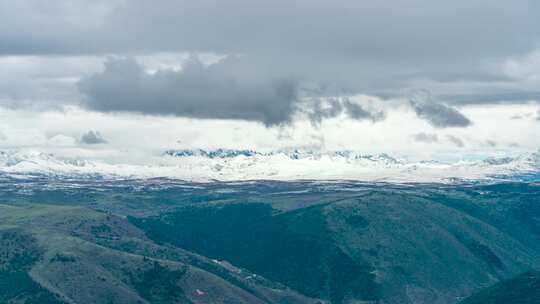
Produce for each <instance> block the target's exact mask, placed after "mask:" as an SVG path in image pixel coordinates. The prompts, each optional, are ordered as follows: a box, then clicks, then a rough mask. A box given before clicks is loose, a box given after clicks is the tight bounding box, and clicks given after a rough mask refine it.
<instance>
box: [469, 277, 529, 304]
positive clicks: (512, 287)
mask: <svg viewBox="0 0 540 304" xmlns="http://www.w3.org/2000/svg"><path fill="white" fill-rule="evenodd" d="M508 303H512V304H536V303H540V272H535V271H529V272H526V273H523V274H521V275H519V276H517V277H515V278H512V279H509V280H505V281H503V282H500V283H497V284H495V285H494V286H491V287H489V288H486V289H484V290H482V291H480V292H478V293H476V294H475V295H473V296H471V297H469V298H468V299H466V300H464V301H462V302H461V303H460V304H508Z"/></svg>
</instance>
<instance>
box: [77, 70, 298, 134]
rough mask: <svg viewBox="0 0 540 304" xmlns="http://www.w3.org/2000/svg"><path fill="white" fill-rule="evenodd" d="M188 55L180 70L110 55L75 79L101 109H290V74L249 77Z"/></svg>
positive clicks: (206, 113) (286, 115) (208, 114)
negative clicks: (150, 67)
mask: <svg viewBox="0 0 540 304" xmlns="http://www.w3.org/2000/svg"><path fill="white" fill-rule="evenodd" d="M221 68H222V66H221V64H215V65H211V66H209V67H205V66H204V65H203V64H202V63H201V62H200V61H199V60H197V59H191V60H190V61H189V62H188V63H187V64H185V65H184V66H183V69H182V71H173V70H160V71H157V72H155V73H153V74H150V73H148V72H146V71H145V70H144V69H143V67H141V66H140V65H139V64H138V63H137V62H136V61H135V60H133V59H110V60H109V61H107V62H106V63H105V70H104V71H103V72H102V73H100V74H96V75H93V76H90V77H87V78H84V79H83V80H81V81H80V82H79V88H80V90H81V92H82V93H83V94H84V95H85V100H84V101H85V105H86V106H87V107H88V108H90V109H93V110H96V111H103V112H136V113H144V114H154V115H177V116H182V117H191V118H216V119H241V120H248V121H260V122H262V123H264V124H265V125H268V126H270V125H277V124H283V123H287V122H289V121H290V120H291V117H292V114H293V113H294V112H295V106H296V101H297V86H296V82H295V81H294V80H292V79H279V80H267V81H260V80H250V79H240V78H236V77H234V76H232V75H230V74H228V73H227V72H226V71H223V70H222V69H221Z"/></svg>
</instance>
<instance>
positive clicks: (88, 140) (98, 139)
mask: <svg viewBox="0 0 540 304" xmlns="http://www.w3.org/2000/svg"><path fill="white" fill-rule="evenodd" d="M80 142H81V143H83V144H86V145H98V144H106V143H107V140H105V138H103V136H102V135H101V133H99V132H98V131H92V130H90V131H88V132H87V133H84V134H83V135H82V136H81V139H80Z"/></svg>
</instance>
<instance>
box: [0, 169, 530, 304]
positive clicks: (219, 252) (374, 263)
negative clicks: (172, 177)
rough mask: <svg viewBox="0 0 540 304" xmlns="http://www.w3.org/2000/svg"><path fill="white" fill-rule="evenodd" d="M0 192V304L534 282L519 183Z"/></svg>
mask: <svg viewBox="0 0 540 304" xmlns="http://www.w3.org/2000/svg"><path fill="white" fill-rule="evenodd" d="M14 183H15V182H14ZM28 189H31V191H29V190H28ZM0 193H1V194H3V195H2V198H3V203H4V204H5V205H0V231H2V233H4V234H5V235H7V236H10V235H16V236H17V238H16V239H17V240H19V239H20V241H16V242H13V241H11V242H8V243H6V244H9V245H5V246H4V248H5V249H4V253H3V255H0V256H2V257H3V260H2V261H3V265H4V268H2V269H5V265H8V267H14V269H16V270H17V271H15V272H13V271H11V272H9V271H5V270H2V272H1V276H2V278H4V279H1V280H0V282H1V284H0V293H2V292H4V293H3V295H4V298H3V299H2V301H4V302H6V301H8V300H9V301H12V302H13V303H33V302H31V301H37V300H35V299H38V300H39V301H41V302H43V303H47V302H46V301H49V302H51V303H57V302H61V303H317V302H325V301H327V302H331V303H336V304H338V303H343V304H348V303H377V304H398V303H399V304H401V303H405V304H412V303H414V304H423V303H425V304H428V303H429V304H455V303H458V302H459V301H460V300H461V299H464V298H466V297H468V296H470V295H471V294H473V293H475V292H477V291H479V290H481V289H482V288H484V287H485V286H491V285H493V284H496V283H497V282H500V281H504V280H506V279H510V278H513V277H515V276H517V275H519V274H520V273H523V272H525V271H527V270H529V269H538V268H540V221H539V220H538V219H539V218H540V187H539V186H538V184H534V183H530V184H527V183H507V184H494V185H474V184H473V185H438V184H426V185H422V184H415V185H396V184H366V183H355V182H343V181H341V182H329V183H320V182H309V181H305V182H288V183H286V182H249V183H217V182H216V183H207V184H203V183H199V184H193V183H187V182H177V181H163V180H156V181H155V182H154V181H144V182H141V181H119V182H115V183H104V182H99V181H94V182H80V183H76V182H73V181H66V182H58V184H51V183H50V182H49V181H47V180H43V181H42V180H39V179H37V180H32V181H25V180H23V181H19V180H17V181H16V183H15V184H11V185H10V186H2V185H0ZM40 199H42V201H43V202H47V204H43V203H42V202H40ZM7 204H9V205H7ZM10 238H13V236H10ZM8 239H9V238H8ZM13 244H19V245H17V246H23V247H17V246H14V245H13ZM21 248H25V249H24V250H23V249H21ZM0 252H2V251H0ZM17 252H25V254H26V253H28V254H30V255H29V256H28V257H17V256H18V255H17ZM12 257H17V258H12ZM21 260H22V261H25V262H24V265H25V266H13V265H18V264H17V263H19V262H18V261H21ZM9 265H11V266H9ZM21 265H22V264H21ZM15 277H16V278H17V280H19V281H18V282H23V283H21V284H18V286H23V288H22V290H19V289H16V288H11V287H9V285H7V284H9V282H15V281H16V280H15V279H14V278H15ZM5 278H8V279H5ZM2 284H4V285H2ZM1 288H3V289H1ZM501 296H502V295H501ZM21 299H24V300H21ZM317 299H321V300H317ZM2 301H0V303H1V302H2ZM8 303H9V302H8Z"/></svg>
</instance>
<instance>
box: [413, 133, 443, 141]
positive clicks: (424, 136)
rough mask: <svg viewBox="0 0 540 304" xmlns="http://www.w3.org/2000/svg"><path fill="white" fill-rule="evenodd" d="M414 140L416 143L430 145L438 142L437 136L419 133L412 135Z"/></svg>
mask: <svg viewBox="0 0 540 304" xmlns="http://www.w3.org/2000/svg"><path fill="white" fill-rule="evenodd" d="M414 140H415V141H417V142H422V143H428V144H431V143H436V142H439V137H438V136H437V134H429V133H424V132H420V133H418V134H415V135H414Z"/></svg>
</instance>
